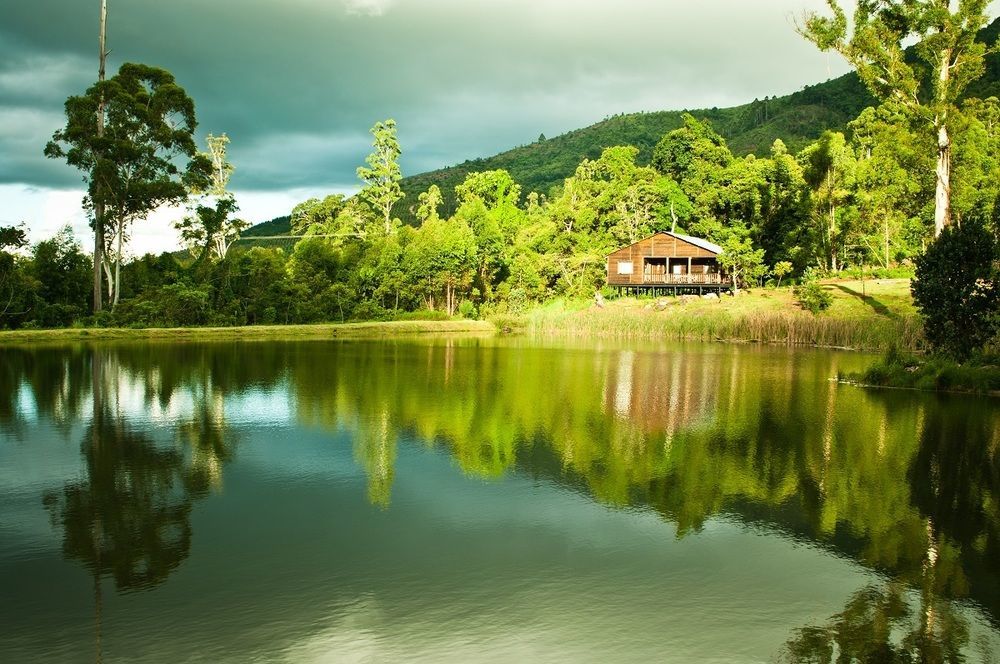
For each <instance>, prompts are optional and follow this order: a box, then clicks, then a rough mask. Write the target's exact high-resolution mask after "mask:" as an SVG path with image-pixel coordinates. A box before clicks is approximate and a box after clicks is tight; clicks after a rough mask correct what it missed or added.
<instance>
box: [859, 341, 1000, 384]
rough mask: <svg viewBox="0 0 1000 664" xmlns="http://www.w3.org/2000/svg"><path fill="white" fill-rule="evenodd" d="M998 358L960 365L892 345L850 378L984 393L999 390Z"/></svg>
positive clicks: (868, 381)
mask: <svg viewBox="0 0 1000 664" xmlns="http://www.w3.org/2000/svg"><path fill="white" fill-rule="evenodd" d="M998 359H1000V358H997V357H990V356H981V357H979V358H976V361H973V362H966V363H965V364H959V363H957V362H955V361H953V360H951V359H948V358H945V357H940V356H935V357H930V358H926V357H920V356H917V355H914V354H912V353H904V352H901V351H899V350H898V349H897V348H895V347H893V348H892V349H890V351H889V352H888V353H886V355H885V357H883V358H882V359H881V360H880V361H878V362H876V363H875V364H873V365H872V366H870V367H869V368H868V369H866V370H865V371H864V372H863V373H862V374H860V375H859V376H853V377H852V378H855V379H856V380H859V381H860V382H862V383H863V384H865V385H877V386H884V387H906V388H912V389H917V390H936V391H939V390H949V391H955V392H974V393H979V394H985V393H990V392H1000V369H998V368H997V360H998Z"/></svg>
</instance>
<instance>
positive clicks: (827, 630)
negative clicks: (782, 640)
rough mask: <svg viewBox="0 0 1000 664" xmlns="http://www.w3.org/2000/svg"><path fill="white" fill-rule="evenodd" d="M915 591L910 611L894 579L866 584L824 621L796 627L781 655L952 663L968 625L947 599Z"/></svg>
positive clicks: (958, 655) (802, 658)
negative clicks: (916, 602)
mask: <svg viewBox="0 0 1000 664" xmlns="http://www.w3.org/2000/svg"><path fill="white" fill-rule="evenodd" d="M933 597H934V596H933V595H926V594H922V595H921V602H920V604H919V607H918V610H914V608H913V607H911V605H910V601H909V600H908V598H907V597H906V591H905V588H904V586H903V585H902V584H900V583H889V584H886V585H885V586H884V587H880V586H867V587H865V588H862V589H861V590H859V591H858V592H856V593H854V594H853V595H851V598H850V599H849V600H848V602H847V604H846V606H845V607H844V610H843V611H842V612H840V613H838V614H837V615H835V616H833V617H832V618H831V619H830V620H829V621H828V622H827V624H825V625H822V626H810V627H805V628H802V629H799V630H797V632H796V636H795V637H794V638H793V639H791V640H790V641H789V642H788V643H787V644H786V646H785V651H784V652H783V653H782V659H784V660H785V661H790V662H815V663H821V662H899V663H901V664H902V663H910V662H913V663H916V662H926V663H928V664H933V663H935V662H958V661H964V657H963V655H962V652H963V650H964V648H965V647H966V646H967V645H968V643H969V628H968V624H967V623H966V621H965V620H964V619H963V618H962V617H961V616H960V615H958V614H957V613H956V612H955V610H954V608H953V607H952V605H951V604H950V603H949V602H943V601H935V600H934V599H933Z"/></svg>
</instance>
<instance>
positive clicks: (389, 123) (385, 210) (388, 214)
mask: <svg viewBox="0 0 1000 664" xmlns="http://www.w3.org/2000/svg"><path fill="white" fill-rule="evenodd" d="M371 134H372V136H374V142H373V143H372V145H373V147H374V148H375V149H374V151H373V152H372V153H371V154H370V155H368V158H367V159H366V160H365V161H366V162H367V164H368V166H367V167H366V166H361V167H359V168H358V179H359V180H361V183H362V188H361V192H360V193H359V194H358V198H359V199H360V200H361V201H363V202H364V203H366V204H367V205H368V206H369V207H370V208H371V210H372V213H373V214H374V215H375V217H376V219H377V220H378V221H380V222H381V223H382V224H384V225H383V231H384V232H385V234H386V235H390V234H392V232H393V228H394V225H393V223H392V222H393V220H392V208H393V206H395V205H396V202H397V201H399V200H400V199H402V198H403V191H402V189H401V188H400V186H399V181H400V180H401V179H403V176H402V174H401V173H400V170H399V155H400V154H401V153H402V151H401V150H400V148H399V141H398V140H397V139H396V121H395V120H391V119H390V120H385V121H383V122H378V123H376V124H375V126H374V127H372V129H371Z"/></svg>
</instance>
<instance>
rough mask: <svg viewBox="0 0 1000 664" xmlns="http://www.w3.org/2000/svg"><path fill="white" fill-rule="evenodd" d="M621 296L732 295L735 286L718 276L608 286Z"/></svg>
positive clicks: (685, 276)
mask: <svg viewBox="0 0 1000 664" xmlns="http://www.w3.org/2000/svg"><path fill="white" fill-rule="evenodd" d="M706 277H708V278H706ZM608 286H610V287H611V288H613V289H615V290H616V291H617V292H618V294H619V295H634V296H637V297H638V296H640V295H647V296H649V295H651V296H654V297H656V296H661V295H707V294H708V293H715V294H717V295H722V294H723V293H731V292H732V290H733V284H732V282H730V281H724V280H722V279H720V278H719V275H717V274H707V275H705V274H681V275H676V274H671V275H657V277H656V278H655V279H644V280H643V283H641V284H629V283H614V282H611V283H609V284H608Z"/></svg>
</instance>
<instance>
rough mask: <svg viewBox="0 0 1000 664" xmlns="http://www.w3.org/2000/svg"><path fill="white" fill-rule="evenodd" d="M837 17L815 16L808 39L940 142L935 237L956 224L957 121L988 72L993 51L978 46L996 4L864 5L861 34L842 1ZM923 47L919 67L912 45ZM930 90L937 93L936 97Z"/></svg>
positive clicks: (963, 0)
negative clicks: (963, 101) (961, 105)
mask: <svg viewBox="0 0 1000 664" xmlns="http://www.w3.org/2000/svg"><path fill="white" fill-rule="evenodd" d="M827 3H828V4H829V6H830V9H831V10H832V11H833V16H832V17H825V16H820V15H818V14H815V13H811V14H808V15H807V16H806V18H805V21H804V24H803V25H801V26H800V32H801V34H802V35H803V36H805V37H806V38H807V39H809V40H810V41H812V42H813V43H814V44H816V45H817V46H818V47H819V48H820V49H821V50H823V51H828V50H834V51H836V52H838V53H840V54H841V55H843V56H844V57H845V58H846V59H847V61H848V62H850V63H851V65H853V66H854V67H855V68H856V69H857V71H858V75H859V76H860V77H861V80H862V81H864V83H865V85H867V86H868V88H869V89H870V90H871V91H872V93H873V94H874V95H875V96H876V97H879V98H880V99H883V100H886V101H894V102H896V103H898V104H899V105H900V107H901V108H903V109H905V110H906V111H907V112H908V113H910V114H912V115H913V116H915V117H916V118H919V119H920V120H922V121H923V122H924V123H925V126H928V127H930V128H931V129H932V130H933V132H934V134H935V136H936V137H937V165H936V168H935V174H936V180H937V184H936V191H935V195H934V232H935V235H940V234H941V231H943V230H944V227H945V226H946V225H948V224H949V223H951V152H952V138H953V132H952V126H953V121H954V119H953V116H954V115H955V113H956V110H957V109H956V107H955V105H956V103H957V102H958V100H959V97H960V96H961V94H962V92H963V91H964V90H965V88H966V87H967V86H968V85H969V83H971V82H972V81H974V80H976V79H977V78H979V77H980V76H981V75H982V74H983V72H984V71H985V65H984V58H985V56H986V54H987V52H988V51H990V50H991V48H990V47H987V45H985V44H982V43H980V42H977V41H976V36H977V34H978V33H979V31H980V30H981V29H982V28H983V27H984V26H985V25H986V23H987V21H988V20H989V17H988V16H987V14H986V8H987V6H988V5H989V4H990V2H989V0H958V2H957V5H958V7H957V9H956V10H955V11H952V5H954V4H956V3H955V2H953V0H860V2H858V5H857V9H856V10H855V12H854V21H853V28H852V29H851V30H850V32H849V30H848V21H847V15H846V14H845V12H844V10H843V9H842V8H841V6H840V3H839V1H838V0H827ZM914 39H916V40H918V42H917V44H916V46H915V47H914V49H915V52H916V55H917V62H914V61H912V60H911V59H910V58H908V57H907V53H906V49H905V46H904V44H906V43H908V42H910V41H912V40H914ZM928 87H929V89H928Z"/></svg>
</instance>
